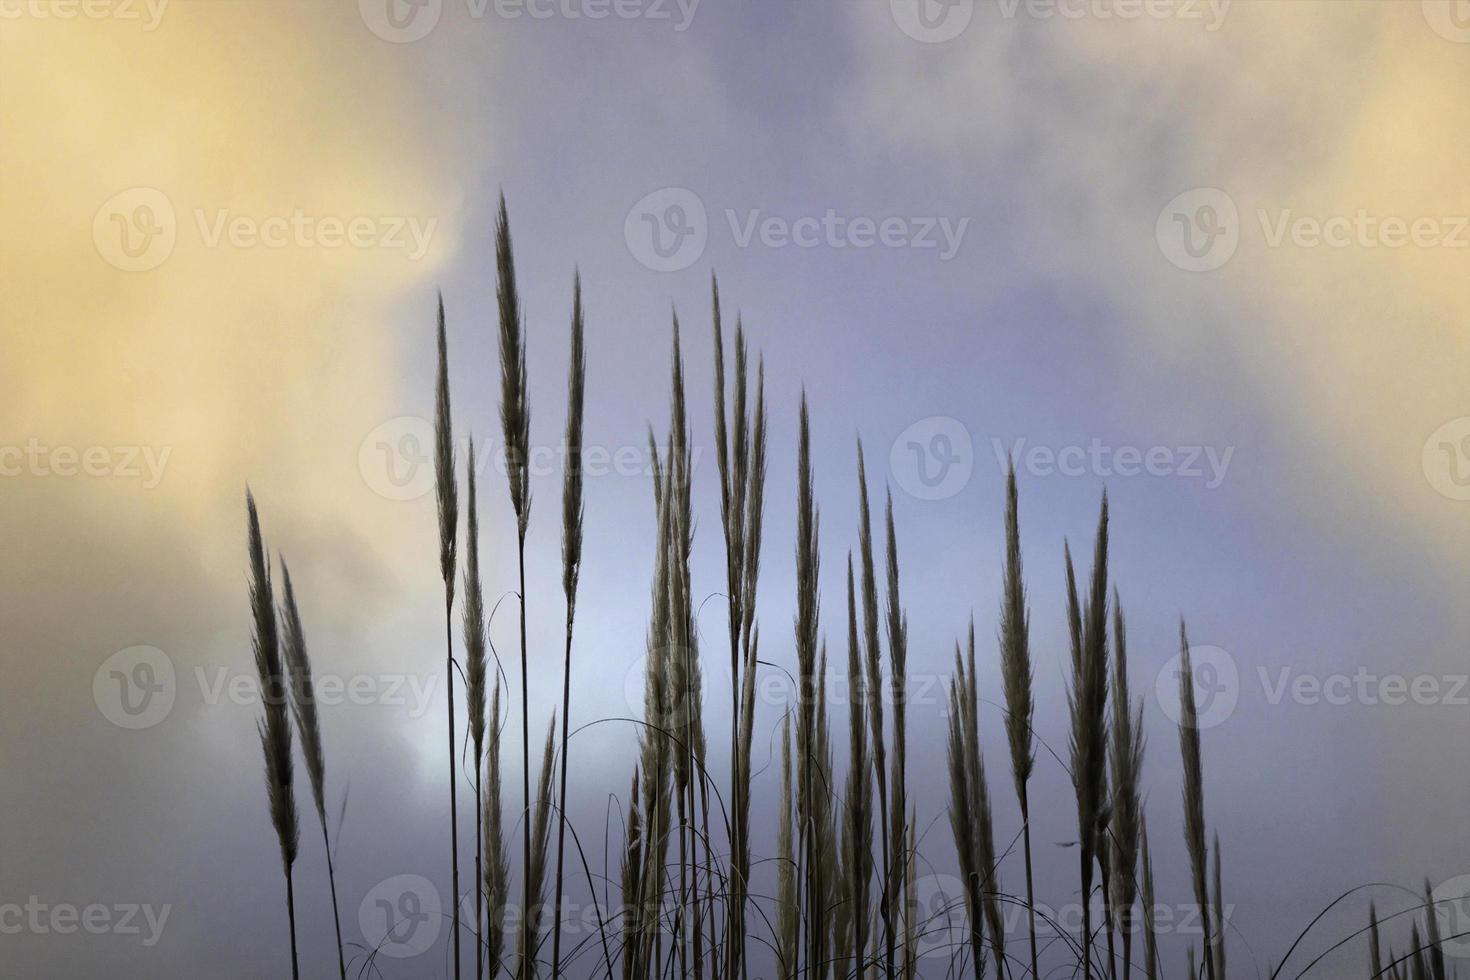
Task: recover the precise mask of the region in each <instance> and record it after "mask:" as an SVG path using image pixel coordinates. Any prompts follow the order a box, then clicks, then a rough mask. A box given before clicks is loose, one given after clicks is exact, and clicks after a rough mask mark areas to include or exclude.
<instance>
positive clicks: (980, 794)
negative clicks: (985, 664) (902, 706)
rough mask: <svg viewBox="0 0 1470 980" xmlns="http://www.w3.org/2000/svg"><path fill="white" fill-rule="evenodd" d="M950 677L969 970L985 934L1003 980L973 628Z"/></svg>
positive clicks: (954, 797) (955, 814)
mask: <svg viewBox="0 0 1470 980" xmlns="http://www.w3.org/2000/svg"><path fill="white" fill-rule="evenodd" d="M954 659H955V676H954V679H953V680H952V681H951V682H950V721H949V782H950V814H949V816H950V830H951V832H952V833H953V836H954V842H955V853H956V854H957V855H958V857H959V863H960V873H961V876H962V880H963V883H964V889H965V909H966V914H967V917H968V919H969V922H970V946H971V957H972V960H973V969H974V974H975V978H976V980H979V978H980V976H981V974H982V973H983V972H984V968H985V949H984V945H983V935H984V931H985V930H989V932H990V942H991V946H992V947H993V948H994V950H995V976H996V980H1003V978H1004V977H1005V924H1004V921H1003V917H1002V915H1001V907H1000V884H999V881H998V878H997V861H996V853H995V831H994V821H993V818H992V813H991V805H990V788H989V785H988V781H987V779H986V776H985V756H984V754H983V753H982V752H981V750H980V716H979V706H980V697H979V683H978V681H977V679H976V670H975V624H974V622H973V621H972V622H971V623H970V631H969V639H968V645H967V648H966V655H965V656H964V657H963V658H961V656H960V648H959V644H956V645H955V651H954Z"/></svg>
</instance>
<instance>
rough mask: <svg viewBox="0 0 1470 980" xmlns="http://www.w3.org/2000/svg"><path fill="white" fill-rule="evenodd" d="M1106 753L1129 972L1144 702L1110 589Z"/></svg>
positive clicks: (1109, 842) (1112, 846)
mask: <svg viewBox="0 0 1470 980" xmlns="http://www.w3.org/2000/svg"><path fill="white" fill-rule="evenodd" d="M1112 736H1113V740H1112V746H1111V752H1110V753H1109V756H1108V762H1109V765H1110V767H1111V768H1110V772H1111V775H1112V792H1113V803H1112V808H1113V813H1112V819H1111V821H1110V822H1109V831H1108V834H1107V838H1106V842H1105V843H1106V846H1107V847H1108V848H1109V850H1110V851H1111V852H1112V858H1111V862H1110V863H1111V866H1112V872H1113V875H1112V895H1111V899H1112V907H1113V909H1114V910H1115V913H1116V915H1117V917H1118V931H1119V932H1120V933H1121V934H1122V938H1123V976H1124V977H1129V976H1131V975H1132V972H1133V904H1134V901H1135V899H1136V898H1137V897H1138V876H1137V873H1136V872H1137V867H1138V840H1139V834H1140V833H1141V832H1142V821H1143V799H1142V797H1141V795H1140V790H1139V782H1140V780H1141V778H1142V772H1143V701H1142V699H1140V700H1139V701H1138V703H1137V705H1134V704H1133V703H1132V700H1131V698H1130V697H1129V693H1128V636H1127V625H1126V623H1125V622H1124V618H1123V604H1122V602H1121V600H1120V599H1119V598H1118V591H1117V589H1114V590H1113V727H1112Z"/></svg>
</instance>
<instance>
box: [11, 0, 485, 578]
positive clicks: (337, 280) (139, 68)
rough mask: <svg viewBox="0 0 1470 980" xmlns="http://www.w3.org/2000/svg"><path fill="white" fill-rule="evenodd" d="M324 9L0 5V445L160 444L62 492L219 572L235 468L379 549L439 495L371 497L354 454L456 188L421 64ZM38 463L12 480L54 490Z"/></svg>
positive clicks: (389, 411)
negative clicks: (171, 537) (152, 458)
mask: <svg viewBox="0 0 1470 980" xmlns="http://www.w3.org/2000/svg"><path fill="white" fill-rule="evenodd" d="M330 6H332V5H321V6H320V7H319V6H318V5H315V4H292V5H289V8H287V7H282V6H281V5H276V4H260V3H240V4H233V3H188V4H185V3H173V4H169V5H167V6H166V7H165V9H164V12H163V16H162V19H161V20H160V21H159V23H158V25H157V27H156V29H154V30H151V31H148V30H144V29H143V25H142V24H140V23H137V22H127V21H122V20H118V19H115V18H114V19H107V18H103V19H89V18H78V19H69V20H61V19H57V18H56V17H54V16H36V15H35V13H34V8H27V7H23V6H12V7H9V8H7V9H8V10H11V11H12V12H14V11H20V12H21V14H22V15H21V16H11V17H7V18H6V19H4V20H0V90H3V91H4V92H5V98H4V100H3V101H0V130H3V132H4V134H5V136H4V140H3V143H0V169H3V172H4V173H5V175H6V177H5V180H4V181H3V183H0V213H3V215H4V223H5V226H6V228H7V229H9V231H8V232H7V234H6V235H5V236H3V238H0V270H3V272H0V275H3V279H4V281H5V286H4V290H3V293H4V298H3V300H0V302H3V304H4V311H3V313H4V315H3V319H0V331H3V348H4V350H5V357H4V359H3V361H0V384H3V386H4V389H5V391H6V399H7V412H6V424H5V432H4V436H3V438H0V443H4V444H5V445H7V446H24V445H26V444H27V443H34V442H38V443H40V444H42V445H44V446H48V447H55V446H70V447H75V448H76V449H77V450H78V451H79V452H85V451H86V450H87V449H89V448H91V447H99V446H100V447H119V446H140V447H144V448H145V449H151V450H152V451H153V452H154V453H155V455H160V454H162V453H164V452H167V453H168V455H167V463H166V472H165V475H164V476H163V478H162V479H161V481H158V485H157V487H155V488H152V489H149V490H148V491H147V492H146V493H144V492H142V491H141V484H142V482H144V481H133V480H128V479H126V478H117V477H103V478H96V479H87V480H77V481H72V482H71V483H69V484H68V493H78V494H80V495H81V496H80V498H70V497H68V498H66V499H68V500H74V501H75V504H76V505H77V506H80V507H83V508H85V510H86V511H87V512H88V513H89V514H91V515H92V516H94V517H97V518H99V519H110V520H113V521H127V520H129V519H130V517H136V516H137V515H138V514H139V511H138V508H146V509H147V510H148V511H149V512H150V513H154V514H156V513H160V512H164V513H168V514H170V515H171V516H172V517H173V519H175V520H178V521H183V522H185V523H186V524H188V525H189V526H192V527H194V528H195V529H196V532H197V534H196V536H197V537H198V538H199V540H201V542H204V547H205V549H206V552H207V554H206V555H204V556H202V557H204V558H205V560H206V561H208V563H209V564H210V565H211V566H212V567H214V568H215V569H216V570H218V571H219V572H220V573H221V574H229V575H231V576H234V575H235V572H236V569H237V567H238V565H239V561H240V555H239V554H238V553H237V552H238V545H239V530H240V522H241V516H240V514H241V509H242V508H241V503H242V501H241V497H242V492H243V488H244V485H245V483H246V482H247V481H250V482H251V483H253V484H254V485H255V487H256V489H257V492H258V493H260V494H261V495H262V496H263V497H265V498H268V499H269V500H270V504H269V506H268V510H269V511H270V512H272V513H274V514H278V515H280V517H281V522H280V523H284V522H285V520H286V519H287V515H288V514H290V515H293V516H292V518H291V519H292V520H293V522H294V524H295V525H297V526H299V527H300V528H302V529H303V530H307V529H309V530H310V531H311V532H312V533H314V534H317V535H323V536H327V537H330V536H332V535H334V534H340V535H342V536H343V537H344V538H352V537H353V536H355V535H357V534H359V533H363V532H366V531H368V530H371V531H372V535H371V539H372V540H373V541H374V542H375V543H376V545H377V546H378V547H379V548H380V549H382V550H388V549H391V548H392V547H393V542H394V540H395V535H399V534H407V533H412V532H413V531H416V530H420V527H419V524H420V520H421V518H422V517H423V516H424V514H421V513H420V512H421V511H424V512H425V513H427V511H426V509H425V508H423V507H419V508H411V507H406V506H405V505H402V504H394V503H392V502H388V501H384V500H382V499H381V498H379V497H377V496H376V495H374V494H373V493H372V492H371V490H370V489H369V488H368V487H366V486H365V485H364V481H363V478H362V476H361V475H360V473H359V472H358V445H359V442H360V440H361V439H362V438H363V437H364V436H365V435H366V434H367V433H368V432H369V431H370V430H372V428H373V427H374V426H375V425H377V424H378V423H380V422H381V421H383V419H385V418H387V417H391V416H392V415H395V414H401V412H402V409H403V403H402V402H401V401H399V400H398V399H396V398H395V391H396V389H397V386H398V385H399V384H400V383H401V381H402V379H403V376H404V373H405V372H404V363H405V358H404V353H405V352H403V351H401V350H399V344H400V339H399V338H400V337H401V336H402V334H403V331H402V328H401V327H400V326H399V324H402V323H404V322H405V321H406V322H408V323H412V324H415V325H416V326H419V327H421V329H419V330H417V332H416V333H415V335H414V337H413V339H414V340H415V341H421V342H422V343H423V344H424V345H425V349H427V345H428V343H429V342H430V337H431V334H430V332H429V330H430V326H431V322H432V321H431V317H432V306H431V304H432V286H433V283H434V280H435V277H436V275H437V273H438V270H440V269H441V268H442V267H443V266H444V264H445V262H446V261H447V259H448V258H449V257H450V256H451V255H452V254H453V253H454V251H455V247H456V236H457V235H458V229H457V227H456V214H455V211H456V208H457V206H458V205H459V203H460V202H459V195H460V191H459V189H458V185H457V183H456V181H455V180H454V179H453V175H452V174H451V173H449V172H447V164H446V163H445V162H444V161H443V160H442V159H438V158H437V156H436V154H435V152H434V151H433V149H432V148H431V147H432V143H433V140H432V138H431V137H432V135H433V134H432V130H431V127H433V126H434V125H437V123H435V122H434V120H432V119H431V118H430V117H427V116H425V115H423V114H420V113H418V112H417V111H416V110H415V99H414V93H413V89H412V85H411V84H410V82H409V80H408V77H409V69H411V68H412V67H413V62H412V61H410V60H408V59H407V58H406V57H404V55H403V52H401V51H400V50H398V49H396V48H392V47H390V46H388V45H385V44H384V43H383V42H382V41H380V40H378V39H377V38H375V37H373V36H372V35H371V34H370V33H369V32H368V31H367V30H366V29H365V28H364V26H363V25H362V24H361V23H357V22H356V20H355V17H351V18H344V17H343V16H342V15H341V13H340V11H337V10H329V9H328V7H330ZM56 9H60V8H59V6H58V5H44V4H43V5H42V10H43V12H46V11H54V10H56ZM344 9H346V8H344ZM27 10H30V11H31V12H30V13H26V11H27ZM286 10H289V13H288V14H283V11H286ZM349 13H355V12H353V11H350V10H349ZM140 208H142V209H143V210H140ZM149 233H152V234H153V235H154V237H152V238H149V237H145V236H146V235H147V234H149ZM170 241H171V246H170ZM145 245H146V246H147V247H145ZM130 252H131V253H136V254H129V253H130ZM130 269H136V270H138V271H128V270H130ZM414 363H416V364H421V363H422V360H421V358H416V359H415V361H414ZM417 377H418V375H415V378H417ZM424 394H425V396H426V397H424V398H422V399H415V400H414V401H413V404H416V405H417V404H420V403H422V404H425V405H427V404H428V398H427V394H428V392H427V390H426V391H425V393H424ZM98 459H99V460H100V457H98ZM113 462H114V463H119V461H117V460H115V459H114V460H113ZM63 463H64V460H63ZM119 465H120V463H119ZM26 469H27V472H25V473H23V474H22V475H20V476H18V477H7V482H8V483H9V484H11V488H12V489H14V490H15V491H16V493H17V494H24V495H25V497H26V499H30V500H33V501H34V502H35V503H36V504H37V505H38V506H45V504H46V503H47V502H50V503H52V504H56V503H57V502H59V501H60V500H61V499H62V498H61V497H60V496H58V495H57V494H56V493H55V492H54V491H55V489H56V482H55V481H54V480H50V481H48V480H44V479H38V478H36V476H35V474H34V473H33V472H30V470H32V469H33V467H31V466H30V465H29V464H27V465H26ZM12 499H18V498H12ZM395 508H396V509H395ZM389 515H391V519H389ZM278 526H279V525H278ZM330 529H335V530H330ZM422 530H423V531H424V532H425V533H428V534H430V535H432V532H431V531H428V529H427V526H424V527H423V528H422ZM98 546H99V547H105V546H106V545H105V542H99V544H98ZM216 548H217V550H218V553H213V552H214V551H215V549H216ZM339 560H342V559H339ZM230 581H231V584H234V578H233V577H232V578H231V579H230Z"/></svg>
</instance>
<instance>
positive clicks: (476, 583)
mask: <svg viewBox="0 0 1470 980" xmlns="http://www.w3.org/2000/svg"><path fill="white" fill-rule="evenodd" d="M465 467H466V469H467V471H468V485H467V487H466V494H465V497H466V501H467V506H468V516H467V517H466V519H465V568H464V610H463V621H464V622H463V632H464V657H465V708H466V709H467V710H468V712H469V716H470V718H469V725H470V745H471V748H472V749H473V751H474V767H475V877H474V881H475V882H476V885H475V928H474V930H473V931H474V936H475V980H479V978H481V977H483V976H484V975H485V934H484V922H485V908H484V900H485V890H484V888H482V887H480V885H479V882H481V881H483V880H484V877H485V865H484V860H485V847H484V840H485V807H484V790H483V786H482V781H481V777H482V776H483V773H484V768H485V766H484V759H485V700H486V698H485V682H486V657H485V599H484V589H483V587H482V585H481V581H480V518H479V496H480V494H479V490H478V488H477V486H476V483H475V479H476V475H475V474H476V470H475V440H474V437H473V436H471V438H470V442H469V452H468V458H467V459H466V461H465ZM497 690H498V682H497Z"/></svg>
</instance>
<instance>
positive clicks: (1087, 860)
mask: <svg viewBox="0 0 1470 980" xmlns="http://www.w3.org/2000/svg"><path fill="white" fill-rule="evenodd" d="M1065 560H1066V566H1067V620H1068V625H1069V628H1070V633H1071V638H1072V684H1071V687H1070V689H1069V690H1068V692H1067V700H1068V703H1069V705H1070V707H1071V715H1072V732H1071V741H1070V748H1071V766H1072V786H1073V789H1074V790H1075V792H1076V795H1077V834H1078V851H1079V858H1080V872H1081V879H1082V933H1083V935H1082V975H1083V977H1084V978H1089V980H1090V978H1091V976H1092V911H1091V910H1092V882H1093V871H1094V869H1093V862H1094V861H1095V860H1097V859H1098V858H1099V857H1100V856H1103V855H1101V854H1100V849H1099V846H1098V845H1099V842H1100V840H1101V831H1102V828H1103V827H1104V826H1105V824H1106V822H1107V819H1108V803H1107V799H1106V786H1105V783H1106V771H1107V708H1108V647H1107V597H1108V593H1107V578H1108V568H1107V564H1108V498H1107V494H1103V501H1102V513H1101V515H1100V516H1099V518H1098V527H1097V540H1096V543H1095V546H1094V551H1093V561H1092V581H1091V584H1090V587H1089V590H1088V597H1087V604H1086V608H1085V610H1083V609H1082V608H1080V607H1079V603H1078V598H1077V583H1076V575H1075V574H1074V572H1073V570H1072V555H1071V552H1070V550H1069V551H1067V552H1066V553H1065ZM1105 888H1106V885H1105ZM1105 897H1106V896H1105ZM1109 936H1110V941H1111V931H1110V932H1109Z"/></svg>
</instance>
